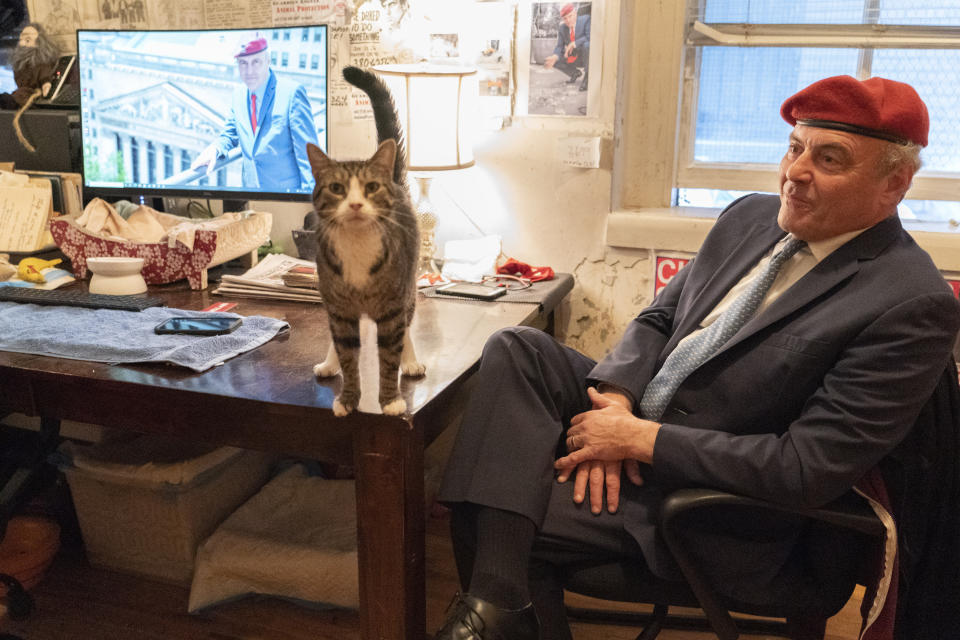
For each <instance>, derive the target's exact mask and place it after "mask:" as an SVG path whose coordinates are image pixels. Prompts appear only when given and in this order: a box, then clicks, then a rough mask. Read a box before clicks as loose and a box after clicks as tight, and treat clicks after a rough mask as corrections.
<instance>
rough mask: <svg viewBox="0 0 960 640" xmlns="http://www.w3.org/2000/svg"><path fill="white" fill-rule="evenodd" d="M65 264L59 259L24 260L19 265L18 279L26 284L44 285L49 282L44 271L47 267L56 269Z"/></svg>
mask: <svg viewBox="0 0 960 640" xmlns="http://www.w3.org/2000/svg"><path fill="white" fill-rule="evenodd" d="M61 262H63V260H60V259H59V258H58V259H56V260H43V259H41V258H24V259H23V260H21V261H20V263H19V264H17V277H18V278H20V279H21V280H23V281H25V282H35V283H37V284H43V283H44V282H46V281H47V279H46V278H44V277H43V270H44V269H46V268H47V267H54V266H56V265H58V264H60V263H61Z"/></svg>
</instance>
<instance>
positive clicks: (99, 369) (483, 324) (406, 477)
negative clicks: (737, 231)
mask: <svg viewBox="0 0 960 640" xmlns="http://www.w3.org/2000/svg"><path fill="white" fill-rule="evenodd" d="M569 287H572V281H571V282H570V283H569ZM569 287H568V288H569ZM150 294H151V295H161V296H163V297H165V298H166V299H167V301H168V304H169V306H171V307H178V308H182V309H202V308H205V307H206V306H208V305H209V304H211V303H213V302H217V301H222V300H225V299H229V298H225V297H222V296H211V295H210V294H209V292H207V291H190V290H189V289H188V288H187V286H186V283H178V284H174V285H167V286H163V287H152V288H151V290H150ZM238 302H239V303H240V304H239V306H238V308H237V309H236V311H237V312H239V313H241V314H243V315H265V316H271V317H276V318H282V319H284V320H286V321H287V322H289V323H290V331H289V332H287V333H286V334H283V335H281V336H279V337H277V338H275V339H273V340H271V341H270V342H268V343H267V344H265V345H263V346H261V347H259V348H257V349H254V350H253V351H250V352H247V353H245V354H242V355H240V356H237V357H235V358H232V359H231V360H228V361H227V362H226V363H225V364H224V365H222V366H219V367H215V368H213V369H211V370H208V371H206V372H204V373H201V374H196V373H193V372H190V371H189V370H187V369H182V368H179V367H173V366H165V365H156V364H153V365H129V366H128V365H106V364H98V363H92V362H85V361H76V360H65V359H59V358H50V357H43V356H32V355H24V354H17V353H9V352H3V351H0V415H2V414H3V413H4V412H6V413H9V412H18V413H24V414H27V415H30V416H41V417H42V418H44V419H46V421H47V422H48V423H49V422H50V421H57V420H62V419H70V420H77V421H81V422H88V423H93V424H101V425H104V426H107V427H115V428H121V429H132V430H137V431H144V432H152V433H160V434H165V435H168V436H171V437H176V438H189V439H193V440H199V441H205V442H211V443H217V444H228V445H233V446H238V447H243V448H248V449H259V450H268V451H276V452H280V453H284V454H289V455H296V456H304V457H307V458H315V459H319V460H325V461H331V462H339V463H342V464H353V465H354V466H355V469H356V491H357V529H358V555H359V565H360V567H359V569H360V618H361V625H362V631H363V637H364V638H367V639H374V638H376V639H381V638H383V639H390V640H400V639H403V640H423V638H424V636H425V633H426V630H425V621H424V618H425V607H426V605H425V575H424V487H423V449H424V446H425V445H426V444H428V443H429V442H430V441H432V440H433V439H434V438H435V437H436V435H437V434H438V433H439V431H440V430H442V429H443V427H444V426H446V424H445V421H444V420H443V418H444V411H445V409H446V407H447V405H448V404H449V402H448V401H449V400H450V398H451V397H452V396H453V394H454V393H455V392H456V390H457V388H458V387H459V386H460V385H461V384H462V383H463V382H464V381H465V380H466V379H467V378H468V377H469V376H470V375H472V373H473V371H474V370H475V368H476V365H477V362H478V359H479V356H480V352H481V349H482V347H483V344H484V343H485V341H486V339H487V338H488V337H489V336H490V335H491V334H492V333H494V332H495V331H496V330H498V329H501V328H503V327H509V326H515V325H524V324H530V323H533V322H534V321H536V320H537V319H538V318H540V317H541V316H543V315H547V314H550V313H551V312H552V311H553V309H544V311H543V313H541V311H540V309H539V307H538V305H536V304H518V303H476V302H466V301H459V300H447V299H435V298H423V297H421V299H420V302H419V306H418V308H417V314H416V318H415V321H414V326H413V341H414V344H415V345H416V348H417V355H418V356H419V358H420V359H421V361H422V362H424V364H426V367H427V374H426V376H425V377H424V378H421V379H406V378H405V379H404V380H403V383H402V391H403V394H404V397H405V398H406V401H407V406H408V408H409V410H410V417H409V418H408V419H401V418H397V417H389V416H384V415H382V414H380V412H379V411H380V410H379V406H378V404H377V385H378V380H377V375H376V373H375V371H376V369H375V367H376V350H375V347H373V345H375V336H374V335H373V334H372V330H373V325H372V324H370V325H368V326H366V327H365V331H364V338H363V340H364V345H365V346H364V348H363V349H362V353H361V361H362V364H361V366H362V371H361V379H362V380H363V399H362V401H361V412H359V413H354V414H352V415H350V416H348V417H346V418H335V417H334V416H333V413H332V412H331V410H330V407H331V405H332V403H333V398H334V395H335V391H336V387H337V385H338V383H339V382H338V380H339V379H335V380H333V381H318V380H317V379H316V378H315V377H314V375H313V373H312V369H313V365H314V364H315V363H317V362H320V361H321V360H322V359H323V357H324V355H325V354H326V351H327V347H328V345H329V343H330V335H329V330H328V328H327V322H326V313H325V311H324V310H323V307H322V306H320V305H308V304H303V303H290V302H274V301H270V302H265V301H256V300H238Z"/></svg>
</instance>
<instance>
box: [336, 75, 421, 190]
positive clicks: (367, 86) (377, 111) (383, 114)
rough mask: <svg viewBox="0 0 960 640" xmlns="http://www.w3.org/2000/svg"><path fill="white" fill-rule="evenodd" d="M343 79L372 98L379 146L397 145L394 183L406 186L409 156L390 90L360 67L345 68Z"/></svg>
mask: <svg viewBox="0 0 960 640" xmlns="http://www.w3.org/2000/svg"><path fill="white" fill-rule="evenodd" d="M343 79H344V80H346V81H347V82H349V83H350V84H352V85H353V86H355V87H356V88H357V89H360V90H361V91H363V92H364V93H365V94H367V96H369V98H370V105H371V106H372V107H373V119H374V121H375V122H376V123H377V144H380V143H381V142H383V141H384V140H393V141H394V142H396V143H397V156H396V160H395V161H394V163H393V181H394V182H396V183H397V184H404V181H405V179H406V173H407V156H406V152H405V149H404V144H403V131H401V130H400V118H399V117H398V116H397V107H396V105H394V103H393V96H392V95H391V94H390V89H388V88H387V85H386V84H385V83H384V82H383V80H381V79H380V76H378V75H377V74H375V73H373V72H371V71H367V70H365V69H361V68H360V67H344V68H343Z"/></svg>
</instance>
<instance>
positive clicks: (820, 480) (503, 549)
mask: <svg viewBox="0 0 960 640" xmlns="http://www.w3.org/2000/svg"><path fill="white" fill-rule="evenodd" d="M780 113H781V116H782V117H783V119H784V120H785V121H786V122H787V123H788V124H789V125H790V126H791V127H792V129H791V130H790V131H789V134H788V135H786V136H784V137H785V138H786V139H785V140H784V142H785V145H784V146H785V153H784V155H783V158H782V160H781V161H780V167H779V193H777V194H751V195H747V196H744V197H742V198H740V199H739V200H737V201H735V202H733V203H732V204H731V205H730V206H728V207H727V208H726V209H725V210H724V211H723V212H722V213H721V214H720V216H719V218H718V219H717V220H716V222H715V224H714V225H713V226H712V228H711V230H710V231H709V232H708V234H707V236H706V238H705V239H704V241H703V243H702V245H701V246H700V249H699V251H698V252H697V254H696V256H695V257H694V258H693V259H692V260H690V262H689V263H688V264H687V265H686V266H685V267H683V269H681V270H680V271H679V272H678V273H677V275H676V276H674V277H673V278H672V279H671V280H670V281H669V283H668V284H667V285H666V286H665V287H664V288H663V289H661V290H660V292H659V294H658V295H657V296H656V297H655V298H654V301H653V303H652V304H651V305H650V306H648V307H647V308H646V309H644V310H643V311H641V312H640V314H639V315H638V316H637V317H636V318H635V319H634V320H633V321H632V322H631V323H630V325H629V326H628V327H627V329H626V331H625V333H624V335H623V337H622V339H621V341H620V342H619V343H618V344H617V345H616V346H614V348H613V350H612V351H611V352H610V353H609V354H608V355H607V356H606V357H604V358H603V359H602V360H600V361H599V362H596V361H594V360H592V359H591V358H589V357H588V356H586V355H584V354H581V353H579V352H577V351H576V350H574V349H573V348H571V347H568V346H566V345H564V344H563V343H561V342H558V341H557V340H556V339H555V338H553V337H552V336H550V335H549V334H547V333H544V332H542V331H539V330H537V329H533V328H528V327H520V328H512V329H506V330H503V331H501V332H499V333H497V334H494V335H493V336H492V337H491V338H490V339H489V341H488V342H487V344H486V346H485V348H484V351H483V356H482V359H481V362H480V367H479V371H478V373H477V374H476V376H477V377H476V379H475V382H476V386H475V387H473V389H474V391H473V392H472V393H471V394H470V397H469V399H468V401H467V405H466V408H465V410H464V413H463V418H462V421H461V424H460V428H459V431H458V433H457V440H456V443H455V444H454V447H453V450H452V452H451V454H450V457H449V461H448V464H447V469H446V473H445V476H444V480H443V484H442V486H441V489H440V493H439V496H438V498H439V500H440V501H441V502H443V503H444V504H446V505H447V506H449V507H450V509H451V521H450V530H451V537H452V540H453V547H454V555H455V558H456V562H457V570H458V574H459V577H460V581H461V585H460V587H461V590H460V592H459V593H458V594H457V596H456V597H455V599H454V601H453V603H452V604H451V606H450V608H449V609H448V614H447V618H446V620H445V622H444V623H443V625H442V626H441V628H440V630H439V631H438V632H437V633H436V635H435V636H434V638H435V639H436V640H454V639H456V640H464V639H467V638H470V639H479V640H483V639H490V638H497V639H498V640H500V639H502V640H540V639H547V638H549V639H550V640H570V639H571V638H572V633H571V630H570V626H569V625H568V622H567V616H566V609H565V608H564V602H563V597H564V596H563V594H564V588H565V585H566V584H567V583H566V582H565V580H566V579H567V577H568V576H569V575H571V574H572V573H574V572H581V571H585V570H591V569H598V568H600V569H604V572H603V575H605V576H610V580H611V581H614V580H615V579H617V578H618V577H619V579H620V580H621V582H622V583H623V584H622V585H619V591H617V589H618V587H617V586H616V585H613V584H612V583H611V584H608V585H607V586H608V587H609V589H610V590H611V591H610V592H611V593H618V592H619V593H625V592H630V586H631V585H639V584H646V585H650V584H654V585H657V588H658V589H668V588H671V587H669V586H664V585H671V584H673V583H676V584H675V585H674V586H676V587H678V588H683V587H684V574H683V573H682V571H681V568H680V565H679V564H678V562H677V561H676V560H675V557H674V555H673V553H672V548H671V547H668V546H667V544H666V542H665V539H664V537H663V535H662V530H661V528H660V527H661V517H660V516H661V511H662V509H663V506H664V504H666V500H667V496H668V495H670V493H671V492H672V491H673V490H675V489H680V488H704V489H714V490H719V491H723V492H727V493H733V494H737V495H740V496H746V497H749V498H754V499H758V500H762V501H766V502H767V503H772V505H773V506H774V507H775V508H783V509H788V510H789V509H801V508H809V507H819V506H823V505H826V504H828V503H831V502H833V501H834V500H837V499H841V498H843V499H845V500H851V501H857V503H858V504H860V505H861V506H863V507H864V508H865V509H867V510H870V511H871V512H872V513H876V514H877V515H878V520H877V521H878V522H883V523H884V526H885V529H886V532H887V538H886V540H887V541H888V542H887V547H884V543H883V541H881V540H877V547H876V548H873V547H870V546H869V545H865V544H863V543H864V541H863V539H862V538H860V537H857V536H858V534H855V533H852V532H850V531H841V530H836V529H832V530H831V531H830V532H829V534H827V533H825V534H824V536H823V538H822V539H820V538H818V539H817V544H816V546H811V545H810V544H809V539H808V538H807V533H809V530H810V528H809V526H807V524H805V521H804V520H802V519H799V518H798V519H792V518H785V517H784V516H783V515H782V514H780V513H777V514H773V513H772V512H771V511H770V510H760V509H758V510H756V511H753V510H751V511H749V512H739V511H738V512H737V514H739V515H738V516H736V517H733V516H731V514H730V511H729V510H727V511H726V512H720V511H714V512H709V511H708V512H706V513H702V512H698V514H697V515H696V516H695V517H693V518H691V519H694V520H695V522H694V523H692V526H690V527H684V537H685V538H686V539H689V545H688V547H687V549H688V551H690V552H691V553H692V554H693V555H694V556H695V561H696V564H698V565H699V567H700V569H701V570H702V571H703V572H704V573H705V576H704V579H705V580H707V581H708V582H709V583H710V584H711V585H714V586H715V588H717V589H719V591H720V592H721V596H722V597H725V598H732V599H733V600H734V601H739V602H752V603H763V602H767V599H766V598H767V597H768V596H769V590H770V588H771V587H770V585H771V584H772V583H773V580H774V578H776V577H777V576H781V575H786V576H791V580H790V583H789V584H790V585H791V593H790V594H789V595H790V598H789V599H788V603H789V602H793V603H795V613H793V614H791V613H787V617H788V619H790V616H791V615H795V616H798V618H797V619H801V620H803V621H804V622H803V624H804V625H809V626H804V628H805V629H821V630H822V629H823V628H824V626H823V625H825V624H826V619H827V618H829V617H830V616H832V615H833V614H834V613H836V612H837V611H838V610H839V609H840V608H842V607H843V605H844V603H846V601H847V599H849V597H850V593H851V592H852V591H853V588H854V586H855V585H856V583H857V579H858V577H860V576H862V573H861V572H862V570H863V565H864V563H868V564H870V569H871V572H872V573H871V575H872V576H873V577H872V578H871V580H870V584H869V585H868V586H867V590H866V593H867V596H865V597H864V601H863V608H862V611H863V615H864V634H865V635H864V636H862V637H865V638H893V637H918V638H919V637H924V638H947V637H952V634H953V633H955V631H956V622H955V618H956V617H955V616H953V618H954V623H953V624H952V626H951V625H949V624H947V625H943V624H941V623H940V622H938V621H937V620H936V619H938V618H940V617H941V616H943V615H945V609H946V608H949V607H943V606H941V607H940V608H937V609H936V610H934V611H932V612H931V611H930V610H929V605H928V604H926V601H927V600H930V599H931V598H930V597H929V596H930V594H933V593H937V592H939V591H943V592H944V593H945V594H955V593H956V586H957V575H956V566H957V565H956V561H955V558H956V557H957V553H956V549H957V540H958V539H960V518H953V517H952V516H950V517H942V518H939V519H938V521H937V526H931V524H932V521H933V516H924V518H921V519H922V520H923V522H922V523H921V524H920V525H919V526H918V525H917V524H916V522H915V521H916V520H917V519H918V518H913V519H911V518H910V517H909V515H908V512H909V514H913V513H914V511H913V509H915V507H914V505H916V504H923V505H929V510H924V511H922V512H921V511H917V512H916V514H921V513H923V514H928V513H931V514H933V513H935V514H949V513H955V509H956V506H955V502H954V500H955V492H954V490H953V489H952V488H951V487H952V486H955V482H956V481H955V480H954V479H955V478H957V477H958V473H960V469H958V465H960V461H958V460H956V453H955V449H954V448H952V447H946V448H943V447H938V446H937V443H941V442H955V441H956V437H957V419H956V413H955V411H956V406H957V405H958V404H960V403H958V402H957V401H956V399H957V397H958V394H960V390H958V386H957V373H956V365H955V364H954V362H953V358H952V350H953V347H954V343H955V341H956V337H957V331H958V328H960V301H958V300H957V298H956V297H955V296H954V294H953V291H952V290H951V288H950V286H949V285H948V284H947V283H946V282H945V281H944V279H943V276H942V275H941V274H940V272H939V271H938V270H937V268H936V266H935V265H934V263H933V261H932V260H931V258H930V256H929V255H928V254H927V253H926V252H925V251H924V250H923V249H921V248H920V246H918V244H917V243H916V242H915V241H914V239H913V238H912V237H911V235H910V234H909V233H908V232H907V231H906V230H905V229H904V227H903V225H902V224H901V222H900V218H899V217H898V205H899V204H900V202H901V201H902V200H903V198H904V195H905V194H906V193H907V190H908V189H909V188H910V185H911V182H912V180H913V177H914V174H915V173H916V172H917V170H918V169H919V168H920V165H921V160H920V151H921V149H922V148H923V147H925V146H926V145H927V141H928V130H929V128H930V119H929V116H928V112H927V108H926V105H925V104H924V102H923V100H922V99H921V98H920V96H919V95H918V94H917V92H916V91H915V90H914V89H913V87H911V86H910V85H908V84H905V83H903V82H898V81H896V80H891V79H886V78H879V77H877V78H869V79H866V80H858V79H856V78H853V77H851V76H835V77H830V78H826V79H823V80H820V81H818V82H815V83H813V84H811V85H810V86H807V87H805V88H803V89H801V90H799V91H797V92H796V93H795V94H794V95H792V96H790V97H787V98H786V99H785V101H784V102H783V103H782V107H781V110H780ZM951 399H952V400H951ZM908 460H914V461H915V462H916V464H914V465H912V466H909V467H907V468H909V469H910V471H909V475H908V472H905V471H904V467H903V466H902V465H904V464H906V462H905V461H908ZM913 474H916V475H913ZM944 485H946V487H947V488H946V489H945V490H943V491H940V490H939V489H940V488H941V487H943V486H944ZM855 488H856V492H855V491H854V489H855ZM892 496H893V497H895V499H893V498H892ZM865 498H869V499H870V502H869V506H868V503H867V501H866V500H865ZM734 521H735V522H734ZM865 549H866V550H871V551H875V550H878V549H879V551H880V553H879V554H878V555H872V554H867V553H863V554H862V555H861V554H860V553H851V550H856V551H863V550H865ZM884 552H886V553H888V554H893V555H891V556H886V557H885V556H884ZM944 557H946V558H950V559H953V560H952V561H944V560H943V558H944ZM810 558H824V559H828V560H827V562H826V563H825V564H824V565H823V566H822V567H821V566H819V565H818V564H817V563H811V562H810V561H809V560H810ZM812 565H816V566H812ZM608 567H612V569H609V570H606V568H608ZM822 570H825V571H826V572H827V573H829V579H828V580H823V579H822V577H823V576H822V575H821V574H822ZM793 577H796V579H793ZM898 580H899V582H898ZM779 584H781V585H783V584H784V583H783V582H780V583H779ZM839 584H842V585H844V587H843V588H842V589H839V588H838V589H837V590H838V593H837V594H833V595H835V596H836V597H832V598H825V597H823V596H825V595H827V594H825V593H824V591H830V592H831V593H832V591H833V589H835V588H837V585H839ZM824 585H830V589H824ZM918 594H919V595H918ZM950 597H951V596H950V595H947V596H945V597H944V598H943V600H944V601H946V600H948V599H949V598H950ZM898 605H902V606H899V607H898ZM778 615H780V614H778ZM900 615H904V616H906V617H907V618H908V620H910V621H914V622H915V621H918V620H920V619H921V618H924V619H929V620H930V621H929V622H925V624H932V625H933V626H938V625H939V627H938V628H939V629H942V630H944V631H942V632H941V631H935V632H933V633H927V632H916V629H915V627H914V626H913V625H910V626H908V627H907V630H906V632H905V633H906V635H903V634H902V633H901V632H900V631H901V630H900V629H898V634H897V635H896V636H894V635H893V625H894V620H895V619H896V618H897V617H899V616H900ZM900 624H901V621H897V625H898V627H899V626H900ZM946 630H949V631H946ZM820 633H821V634H822V631H821V632H820ZM915 633H919V635H914V634H915ZM797 637H799V636H797ZM803 637H814V636H813V635H804V636H803Z"/></svg>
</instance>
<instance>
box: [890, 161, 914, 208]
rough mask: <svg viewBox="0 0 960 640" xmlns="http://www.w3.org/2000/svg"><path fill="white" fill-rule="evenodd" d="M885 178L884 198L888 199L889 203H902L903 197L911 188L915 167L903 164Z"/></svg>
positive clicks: (894, 204)
mask: <svg viewBox="0 0 960 640" xmlns="http://www.w3.org/2000/svg"><path fill="white" fill-rule="evenodd" d="M885 180H886V187H885V189H884V199H885V200H888V201H889V204H892V205H893V206H896V205H898V204H900V201H901V200H903V197H904V196H905V195H906V193H907V191H908V190H909V189H910V185H911V183H912V182H913V169H911V168H910V167H909V166H907V165H906V164H901V165H900V166H899V167H897V168H896V169H894V170H893V171H891V172H890V174H889V175H888V176H887V177H886V178H885Z"/></svg>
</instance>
